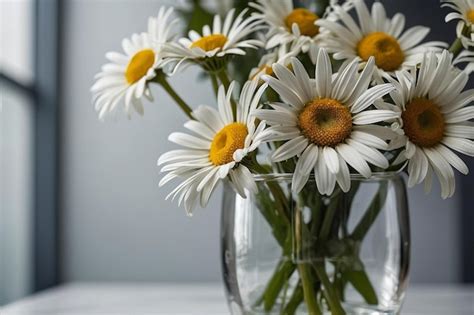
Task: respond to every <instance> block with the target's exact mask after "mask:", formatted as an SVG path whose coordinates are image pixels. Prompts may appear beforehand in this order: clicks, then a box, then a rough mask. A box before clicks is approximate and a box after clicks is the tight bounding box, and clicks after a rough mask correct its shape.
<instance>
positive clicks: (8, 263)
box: [0, 82, 34, 305]
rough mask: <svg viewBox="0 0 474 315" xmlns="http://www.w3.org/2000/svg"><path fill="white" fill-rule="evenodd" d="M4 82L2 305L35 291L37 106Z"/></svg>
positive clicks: (0, 102)
mask: <svg viewBox="0 0 474 315" xmlns="http://www.w3.org/2000/svg"><path fill="white" fill-rule="evenodd" d="M1 84H2V83H1V82H0V89H1V91H2V92H1V95H0V305H2V304H5V303H8V302H11V301H14V300H16V299H18V298H21V297H23V296H25V295H27V294H29V293H30V292H31V279H32V278H31V270H32V265H31V261H32V259H31V258H32V257H31V253H32V241H33V237H32V235H31V228H32V220H33V212H32V201H33V160H32V157H33V152H32V151H33V129H32V128H33V114H34V113H33V107H32V104H31V101H30V99H29V98H28V96H26V95H23V94H21V93H16V91H14V90H10V89H8V88H7V86H4V85H1Z"/></svg>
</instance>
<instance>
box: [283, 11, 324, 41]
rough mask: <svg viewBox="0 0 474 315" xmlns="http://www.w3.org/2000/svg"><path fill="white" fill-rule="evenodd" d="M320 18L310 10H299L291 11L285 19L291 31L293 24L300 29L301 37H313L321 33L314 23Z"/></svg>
mask: <svg viewBox="0 0 474 315" xmlns="http://www.w3.org/2000/svg"><path fill="white" fill-rule="evenodd" d="M318 18H319V17H318V16H317V15H316V14H314V13H313V12H311V11H309V10H308V9H304V8H298V9H294V10H293V11H291V13H290V14H288V16H287V17H286V18H285V24H286V27H288V29H289V30H291V27H292V26H293V23H296V24H297V25H298V27H299V29H300V32H301V35H305V36H310V37H313V36H315V35H317V34H318V33H319V27H318V26H316V25H315V24H314V22H315V21H316V20H317V19H318Z"/></svg>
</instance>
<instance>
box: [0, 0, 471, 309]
mask: <svg viewBox="0 0 474 315" xmlns="http://www.w3.org/2000/svg"><path fill="white" fill-rule="evenodd" d="M194 2H196V3H199V2H200V1H184V0H183V1H178V2H177V1H172V0H170V1H161V0H63V1H61V0H0V33H1V38H0V84H1V87H0V89H1V90H0V305H2V304H5V303H7V302H10V301H13V300H15V299H18V298H20V297H22V296H25V295H27V294H29V293H31V292H35V291H38V290H42V289H45V288H48V287H51V286H54V285H56V284H60V283H65V282H73V281H94V282H100V281H134V282H137V281H153V282H196V281H200V282H215V281H220V260H219V237H220V232H219V219H220V193H219V192H217V193H216V194H214V198H213V199H212V201H211V202H210V204H209V206H208V207H207V208H206V209H199V210H197V211H196V212H195V215H194V216H193V217H192V218H190V217H187V216H186V215H185V213H184V210H183V209H181V208H178V207H177V205H176V204H175V203H171V202H168V201H165V200H164V198H165V196H166V194H167V193H168V192H169V190H168V189H166V188H165V189H159V188H158V181H159V178H160V176H159V169H158V167H157V166H156V160H157V158H158V156H159V155H160V154H162V153H163V152H165V151H168V150H169V149H171V148H172V145H171V144H170V143H169V142H168V141H167V140H166V138H167V135H168V134H169V133H171V132H172V131H175V130H176V128H178V127H179V126H181V125H182V123H184V121H185V116H184V115H182V114H181V113H180V112H178V111H177V108H176V107H175V105H174V104H173V103H172V100H171V99H170V98H169V97H168V96H167V95H166V94H165V93H164V92H163V91H162V90H161V89H160V88H158V87H155V88H154V90H153V92H154V95H155V99H156V101H155V102H154V103H147V104H146V105H145V116H144V117H143V118H140V117H138V116H134V117H133V118H132V120H127V119H115V120H114V119H109V120H106V122H99V120H98V119H97V115H96V113H95V111H94V109H93V106H92V104H91V95H90V92H89V88H90V86H91V85H92V83H93V76H94V74H96V73H97V72H98V71H99V69H100V66H101V65H102V64H103V63H104V62H105V58H104V54H105V52H107V51H112V50H120V49H121V45H120V43H121V40H122V38H124V37H126V36H129V35H130V34H131V33H134V32H140V31H144V30H145V29H146V25H147V19H148V17H149V16H150V15H156V14H157V12H158V9H159V7H160V6H161V5H179V6H180V7H181V8H188V10H189V11H188V14H191V16H193V17H194V20H195V21H196V19H197V22H202V21H200V20H199V19H203V17H204V16H206V14H203V10H205V12H211V13H215V12H226V10H228V9H227V8H228V5H229V4H230V5H232V1H231V0H228V1H212V0H209V1H207V0H206V1H201V5H200V6H199V7H198V8H197V9H196V8H195V9H194V10H193V8H192V4H193V3H194ZM240 2H242V1H240ZM382 2H383V3H384V4H385V5H386V8H387V10H388V12H389V15H390V16H392V15H393V14H394V13H395V12H398V11H400V12H404V13H405V14H406V16H407V24H408V25H410V26H411V25H415V24H421V25H426V26H430V27H431V28H432V32H431V34H430V37H431V38H430V39H436V40H443V41H446V42H452V40H453V39H454V36H455V35H454V33H455V25H454V24H449V25H447V24H445V23H444V16H445V14H446V12H447V11H446V10H443V9H441V8H439V2H438V1H437V0H430V1H410V0H399V1H388V0H387V1H382ZM428 2H429V9H428V8H427V4H428ZM423 12H424V13H426V14H423ZM420 13H421V14H420ZM171 82H172V84H173V86H175V87H176V89H177V91H178V92H179V93H180V94H181V95H182V96H183V98H184V99H187V100H192V103H193V104H195V105H198V104H209V105H214V101H213V93H212V90H211V85H210V82H209V81H207V80H206V79H205V78H203V77H202V76H200V73H199V69H197V68H192V67H191V68H189V69H188V71H186V72H185V73H182V74H178V75H176V76H174V77H173V78H172V79H171ZM467 162H468V164H470V168H471V170H472V169H474V165H473V161H472V159H471V160H468V161H467ZM457 183H458V189H457V192H456V194H455V196H454V197H453V198H451V199H449V200H446V201H442V200H441V198H440V197H439V195H440V192H439V187H438V186H435V189H434V190H433V192H432V193H431V194H429V195H425V194H424V193H423V191H422V187H417V188H415V189H411V190H410V191H409V194H410V199H409V203H410V210H411V228H412V240H413V243H412V265H411V281H412V283H427V282H428V283H446V282H452V283H457V282H473V281H474V274H473V269H474V268H473V267H474V229H472V227H471V225H472V224H474V218H473V215H474V207H473V206H472V205H473V204H474V203H473V196H472V195H473V192H474V191H473V188H472V187H474V177H473V176H472V175H470V176H466V177H463V178H461V177H459V178H458V181H457Z"/></svg>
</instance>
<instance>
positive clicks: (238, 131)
mask: <svg viewBox="0 0 474 315" xmlns="http://www.w3.org/2000/svg"><path fill="white" fill-rule="evenodd" d="M247 135H248V130H247V126H246V125H244V124H242V123H232V124H229V125H227V126H225V127H224V128H222V129H221V130H220V131H219V132H218V133H217V134H216V135H215V136H214V139H212V143H211V150H210V151H209V160H211V162H212V164H214V165H216V166H218V165H223V164H227V163H230V162H232V161H233V160H234V157H233V155H234V152H235V151H237V150H238V149H243V148H244V146H245V138H246V137H247Z"/></svg>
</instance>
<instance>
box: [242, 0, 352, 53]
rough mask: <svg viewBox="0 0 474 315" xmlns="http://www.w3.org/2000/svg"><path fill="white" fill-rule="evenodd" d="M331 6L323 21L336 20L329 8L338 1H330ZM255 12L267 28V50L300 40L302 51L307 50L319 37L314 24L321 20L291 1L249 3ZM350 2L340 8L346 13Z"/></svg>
mask: <svg viewBox="0 0 474 315" xmlns="http://www.w3.org/2000/svg"><path fill="white" fill-rule="evenodd" d="M330 3H331V5H330V6H328V7H327V8H326V12H325V14H324V18H326V19H329V20H335V19H337V16H336V15H334V14H333V12H332V10H331V8H332V6H334V5H336V4H337V3H338V1H336V0H331V2H330ZM249 5H250V6H251V7H254V8H255V9H256V10H257V11H258V12H256V13H253V16H255V17H257V18H258V19H259V20H261V21H262V22H263V23H265V24H267V25H268V26H269V30H268V33H267V34H266V37H267V38H268V41H267V43H266V47H265V48H266V49H271V48H274V47H277V46H279V45H287V44H290V43H292V42H294V41H303V43H304V45H303V46H302V51H303V52H304V53H306V52H307V51H310V47H312V46H314V45H315V44H316V40H317V37H318V34H319V26H317V25H316V24H315V21H317V20H319V19H320V17H319V16H318V15H316V14H315V13H314V12H312V11H311V10H309V9H307V8H295V7H294V6H293V1H292V0H257V1H256V2H251V3H249ZM351 6H352V1H346V2H345V3H344V4H343V5H342V6H341V8H342V9H344V10H348V9H349V8H351Z"/></svg>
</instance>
